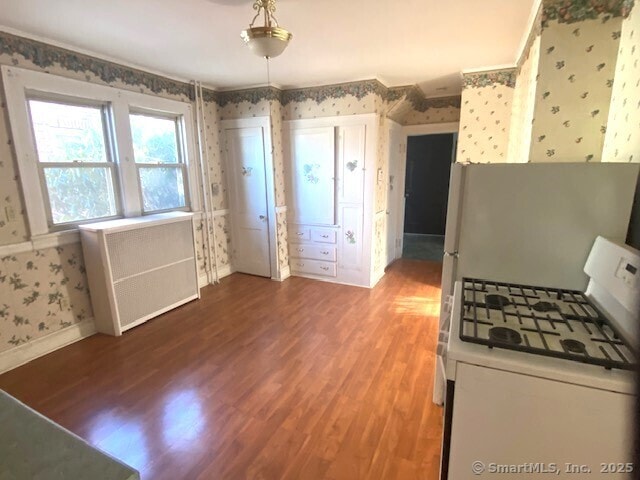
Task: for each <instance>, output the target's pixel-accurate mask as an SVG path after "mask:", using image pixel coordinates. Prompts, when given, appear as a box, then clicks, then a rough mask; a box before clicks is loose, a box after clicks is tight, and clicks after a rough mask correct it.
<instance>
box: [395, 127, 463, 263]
mask: <svg viewBox="0 0 640 480" xmlns="http://www.w3.org/2000/svg"><path fill="white" fill-rule="evenodd" d="M454 144H455V138H454V134H453V133H443V134H433V135H421V136H414V137H409V138H408V143H407V173H406V178H405V211H404V233H405V235H404V247H403V257H405V258H421V259H424V260H438V261H442V254H443V248H444V230H445V224H446V219H447V199H448V192H449V174H450V172H451V163H452V160H453V155H452V152H453V148H454Z"/></svg>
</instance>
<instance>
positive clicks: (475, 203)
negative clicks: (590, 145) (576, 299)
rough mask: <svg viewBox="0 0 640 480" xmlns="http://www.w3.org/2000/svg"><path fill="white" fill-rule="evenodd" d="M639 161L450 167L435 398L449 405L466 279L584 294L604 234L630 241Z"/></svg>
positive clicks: (463, 165)
mask: <svg viewBox="0 0 640 480" xmlns="http://www.w3.org/2000/svg"><path fill="white" fill-rule="evenodd" d="M639 171H640V164H622V163H594V164H591V163H553V164H552V163H538V164H532V163H525V164H460V163H456V164H454V166H453V167H452V169H451V182H450V186H449V201H448V211H447V223H446V231H445V242H444V249H445V254H444V259H443V265H442V298H441V300H442V303H441V311H440V333H439V341H438V351H437V357H436V372H435V386H434V393H433V401H434V402H435V403H437V404H442V403H443V401H444V388H445V384H446V382H445V376H444V365H445V360H446V358H445V356H446V345H447V341H448V332H449V326H450V321H451V319H450V317H449V316H450V303H451V296H452V295H453V286H454V283H455V281H456V280H460V279H461V278H463V277H471V278H480V279H489V280H495V281H502V282H510V283H521V284H528V285H544V286H550V287H559V288H567V289H575V290H582V291H584V290H585V288H586V286H587V281H588V278H587V276H586V274H585V273H584V272H583V270H582V269H583V266H584V264H585V261H586V259H587V256H588V255H589V251H590V250H591V247H592V245H593V242H594V240H595V239H596V237H597V236H598V235H601V236H603V237H606V238H610V239H614V240H619V241H622V242H624V239H625V236H626V233H627V228H628V225H629V219H630V216H631V208H632V205H633V196H634V192H635V188H636V182H637V181H638V172H639Z"/></svg>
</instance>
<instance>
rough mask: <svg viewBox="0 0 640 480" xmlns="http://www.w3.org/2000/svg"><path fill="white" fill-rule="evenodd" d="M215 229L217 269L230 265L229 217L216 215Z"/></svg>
mask: <svg viewBox="0 0 640 480" xmlns="http://www.w3.org/2000/svg"><path fill="white" fill-rule="evenodd" d="M214 225H215V227H214V228H215V229H216V248H217V250H218V257H217V260H218V268H221V267H225V266H228V265H231V264H232V258H231V225H230V219H229V215H218V216H216V217H215V218H214Z"/></svg>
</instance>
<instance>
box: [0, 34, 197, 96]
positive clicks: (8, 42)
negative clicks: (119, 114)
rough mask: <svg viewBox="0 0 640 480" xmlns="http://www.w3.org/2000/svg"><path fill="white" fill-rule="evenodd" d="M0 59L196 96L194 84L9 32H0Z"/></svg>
mask: <svg viewBox="0 0 640 480" xmlns="http://www.w3.org/2000/svg"><path fill="white" fill-rule="evenodd" d="M0 63H3V64H7V65H14V66H17V67H24V68H31V69H37V70H42V71H46V72H49V73H54V74H57V75H63V76H66V77H72V78H76V79H80V80H86V81H88V82H95V83H102V84H108V85H112V86H114V87H119V88H123V89H125V90H133V91H137V92H142V93H150V94H155V95H160V96H166V97H171V98H178V99H181V100H189V99H192V98H193V87H192V86H191V85H189V84H188V83H185V82H179V81H176V80H172V79H169V78H165V77H161V76H159V75H154V74H152V73H148V72H145V71H142V70H136V69H133V68H130V67H125V66H122V65H119V64H117V63H113V62H108V61H106V60H102V59H99V58H96V57H91V56H89V55H84V54H81V53H77V52H74V51H71V50H67V49H64V48H60V47H56V46H53V45H49V44H47V43H43V42H38V41H36V40H31V39H27V38H24V37H20V36H17V35H13V34H10V33H6V32H0Z"/></svg>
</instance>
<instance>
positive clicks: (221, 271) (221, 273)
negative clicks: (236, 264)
mask: <svg viewBox="0 0 640 480" xmlns="http://www.w3.org/2000/svg"><path fill="white" fill-rule="evenodd" d="M233 272H234V270H233V268H231V265H222V266H221V267H218V278H224V277H228V276H229V275H231V274H232V273H233Z"/></svg>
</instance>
